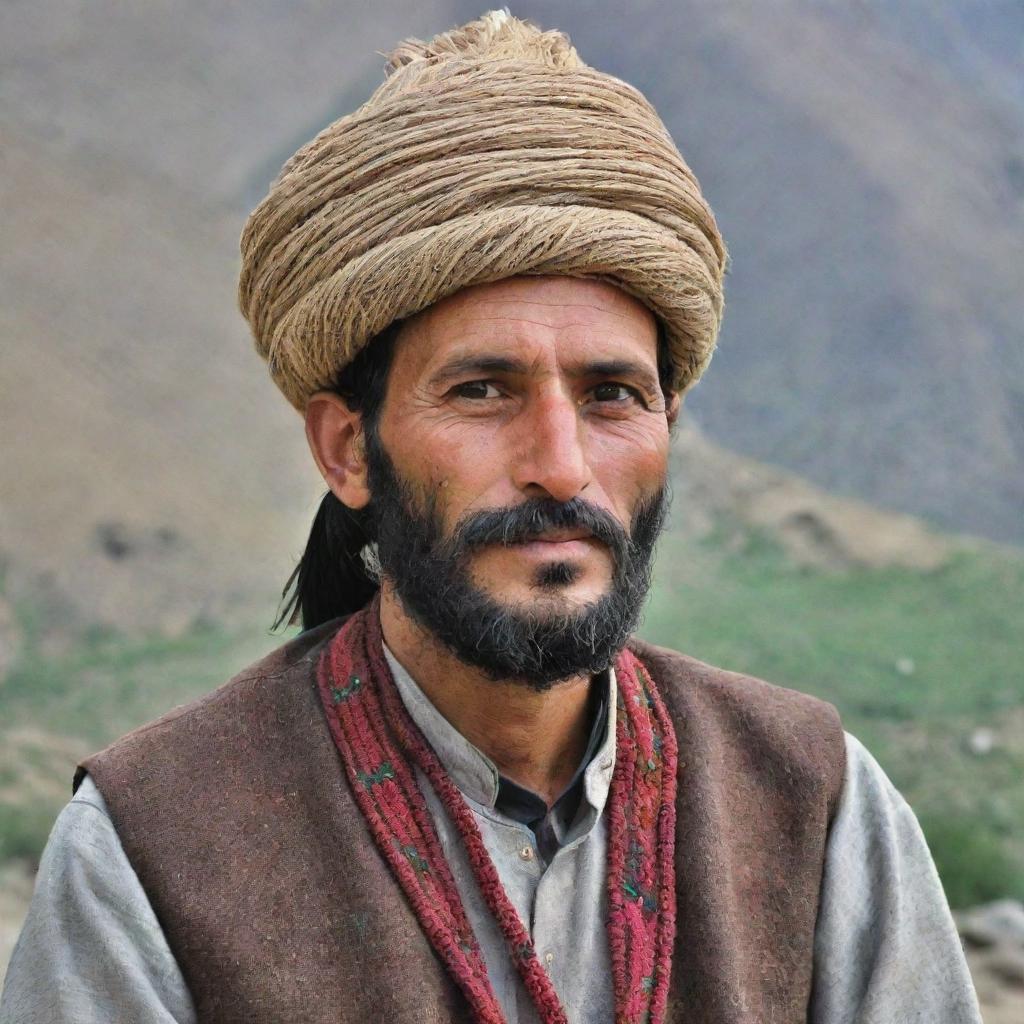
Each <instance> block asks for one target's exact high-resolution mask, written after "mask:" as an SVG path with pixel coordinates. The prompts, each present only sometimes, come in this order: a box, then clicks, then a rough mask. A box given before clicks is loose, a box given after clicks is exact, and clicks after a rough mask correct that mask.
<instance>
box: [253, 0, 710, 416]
mask: <svg viewBox="0 0 1024 1024" xmlns="http://www.w3.org/2000/svg"><path fill="white" fill-rule="evenodd" d="M389 72H390V73H389V75H388V77H387V78H386V79H385V81H384V83H383V84H382V85H381V86H380V87H379V88H378V89H377V91H376V92H375V93H374V94H373V95H372V96H371V97H370V99H369V100H368V101H367V102H366V103H364V104H363V106H361V107H360V108H359V109H358V110H356V111H355V112H354V113H352V114H350V115H348V116H347V117H343V118H341V119H340V120H338V121H335V122H334V123H333V124H331V125H330V126H328V127H327V128H325V129H324V130H323V131H322V132H321V133H320V134H319V135H318V136H317V137H316V138H315V139H313V140H312V141H311V142H309V143H308V144H307V145H305V146H304V147H303V148H302V149H300V150H299V151H298V152H297V153H296V154H295V155H294V156H293V157H292V158H291V159H290V160H289V161H288V162H287V163H286V164H285V166H284V168H283V169H282V171H281V174H280V175H279V177H278V178H277V180H276V181H275V182H274V183H273V185H272V186H271V189H270V193H269V195H268V196H267V197H266V199H264V200H263V202H262V203H260V205H259V206H258V207H257V208H256V209H255V210H254V211H253V213H252V215H251V216H250V218H249V220H248V222H247V224H246V226H245V231H244V234H243V235H242V274H241V281H240V285H239V301H240V304H241V308H242V311H243V313H244V315H245V317H246V319H247V320H248V321H249V324H250V326H251V327H252V331H253V334H254V336H255V340H256V347H257V349H258V350H259V352H260V354H261V355H262V356H264V358H266V359H267V361H268V363H269V367H270V372H271V374H272V376H273V378H274V380H275V382H276V383H277V385H278V386H279V387H280V388H281V390H282V391H283V392H284V394H285V395H286V397H287V398H288V400H289V401H290V402H291V403H292V404H293V405H294V406H295V407H296V408H297V409H299V410H300V411H301V410H303V409H304V408H305V406H306V402H307V401H308V399H309V397H310V395H312V394H313V393H314V392H315V391H318V390H320V389H322V388H326V387H331V386H332V385H333V384H334V382H335V381H336V379H337V376H338V373H339V371H340V370H341V369H342V368H343V367H344V366H345V365H346V364H347V363H348V362H350V361H351V360H352V359H353V358H354V357H355V355H356V354H357V353H358V352H359V350H360V349H361V348H362V347H363V346H364V345H365V344H366V343H367V342H368V341H369V340H370V339H371V338H373V337H374V336H375V335H376V334H378V333H379V332H380V331H382V330H384V329H385V328H386V327H387V326H389V325H390V324H391V323H393V322H394V321H395V320H399V319H402V318H405V317H408V316H410V315H412V314H413V313H417V312H419V311H420V310H422V309H425V308H426V307H427V306H430V305H431V304H433V303H435V302H437V301H439V300H440V299H442V298H445V297H446V296H449V295H452V294H453V293H455V292H457V291H459V290H460V289H462V288H466V287H468V286H470V285H474V284H482V283H484V282H489V281H496V280H499V279H501V278H506V277H512V276H514V275H520V274H557V275H566V276H570V277H588V278H597V279H600V280H604V281H608V282H610V283H612V284H614V285H617V286H618V287H619V288H622V289H623V290H624V291H626V292H628V293H630V294H631V295H634V296H635V297H636V298H638V299H639V300H641V301H642V302H643V303H644V304H645V305H646V306H647V307H648V308H649V309H650V310H651V311H652V312H653V313H654V314H655V316H656V317H657V318H658V319H659V320H660V321H661V324H662V326H663V329H664V333H665V337H666V338H667V341H668V348H669V353H670V356H671V359H672V365H673V368H674V376H673V386H674V387H675V388H676V389H677V390H679V391H681V392H684V391H686V390H687V389H688V388H689V387H690V386H691V385H692V384H693V383H694V382H695V381H696V380H697V379H698V378H699V377H700V375H701V373H703V371H704V368H705V367H706V366H707V364H708V362H709V361H710V359H711V353H712V351H713V349H714V346H715V340H716V337H717V334H718V327H719V323H720V321H721V315H722V275H723V272H724V269H725V262H726V253H725V247H724V245H723V243H722V238H721V236H720V235H719V233H718V228H717V227H716V225H715V219H714V216H713V215H712V213H711V210H710V208H709V207H708V205H707V203H706V202H705V201H704V198H703V196H702V195H701V192H700V187H699V185H698V184H697V180H696V178H695V177H694V175H693V173H692V172H691V171H690V169H689V167H687V165H686V163H685V162H684V160H683V158H682V157H681V156H680V154H679V151H678V150H677V149H676V147H675V145H674V143H673V142H672V139H671V137H670V136H669V133H668V131H667V129H666V128H665V126H664V125H663V124H662V123H661V120H660V119H659V118H658V115H657V114H656V113H655V111H654V109H653V108H652V107H651V105H650V104H649V103H648V102H647V100H646V99H645V98H644V97H643V96H642V95H641V94H640V93H639V92H638V91H637V90H636V89H634V88H633V87H632V86H630V85H627V84H626V83H625V82H622V81H619V80H618V79H616V78H613V77H611V76H609V75H606V74H603V73H601V72H599V71H595V70H594V69H593V68H590V67H588V66H587V65H586V64H584V63H583V62H582V61H581V60H580V59H579V57H578V56H577V54H576V51H575V50H574V49H573V47H572V45H571V43H570V42H569V40H568V38H567V37H566V36H564V35H563V34H562V33H560V32H541V31H540V30H539V29H537V28H535V27H534V26H532V25H529V24H528V23H525V22H522V21H519V20H518V19H516V18H513V17H511V16H510V15H508V14H507V13H506V12H493V13H491V14H487V15H484V17H483V18H481V19H480V20H478V21H475V22H471V23H469V24H468V25H465V26H463V27H462V28H459V29H455V30H453V31H452V32H449V33H445V34H443V35H440V36H437V37H436V38H434V39H432V40H431V41H430V42H428V43H422V42H418V41H409V42H406V43H404V44H402V45H401V46H399V47H398V49H396V50H395V51H394V52H393V53H392V54H391V57H390V64H389Z"/></svg>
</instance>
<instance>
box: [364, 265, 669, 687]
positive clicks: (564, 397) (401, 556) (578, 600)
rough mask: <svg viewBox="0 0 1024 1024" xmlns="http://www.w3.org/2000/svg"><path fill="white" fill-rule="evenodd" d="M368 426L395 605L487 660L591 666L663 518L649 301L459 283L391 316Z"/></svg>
mask: <svg viewBox="0 0 1024 1024" xmlns="http://www.w3.org/2000/svg"><path fill="white" fill-rule="evenodd" d="M674 411H675V410H674V409H673V414H674ZM378 436H379V443H378V444H374V443H373V440H372V438H371V439H370V443H369V444H368V463H369V470H370V478H369V485H370V491H371V495H372V499H371V502H372V506H373V509H374V512H375V518H376V519H377V520H378V542H379V549H380V550H379V554H380V559H381V563H382V566H383V569H384V573H385V586H389V585H390V586H393V587H394V588H395V590H396V592H397V594H398V597H399V599H400V600H401V602H402V604H403V607H404V608H405V609H406V611H407V612H408V613H409V614H410V615H411V616H412V617H413V618H414V619H416V620H418V621H419V622H420V624H421V625H423V626H425V627H426V628H428V629H429V630H431V631H432V632H434V633H435V634H437V635H438V636H439V638H440V639H441V640H443V641H444V642H445V643H446V644H448V646H450V647H452V648H453V649H454V650H455V651H456V653H457V654H459V655H460V656H461V657H463V658H464V659H465V660H469V661H475V662H476V663H477V664H479V665H480V666H481V667H483V668H485V669H486V670H487V671H488V672H489V673H490V674H492V675H494V676H499V677H500V676H504V677H507V676H510V675H520V676H523V677H526V678H528V679H529V681H531V682H532V683H533V685H535V686H538V687H543V686H545V685H550V683H551V682H553V681H554V680H555V679H559V678H566V677H568V676H569V675H573V674H578V673H580V672H583V671H596V670H597V669H599V668H602V667H604V665H605V664H607V662H608V661H609V660H610V658H611V656H613V655H614V653H615V651H616V650H618V649H619V648H620V647H621V645H622V643H623V642H624V641H625V638H626V636H627V635H628V633H629V631H630V630H631V629H632V628H633V627H634V626H635V623H636V618H637V616H638V615H639V610H640V605H641V604H642V601H643V597H644V595H645V593H646V590H647V587H648V584H649V570H650V559H651V554H652V550H653V544H654V540H655V538H656V536H657V533H658V532H659V530H660V528H661V525H662V522H663V519H664V511H665V502H666V499H665V489H664V488H665V477H666V467H667V459H668V450H669V416H668V415H667V412H666V402H665V398H664V396H663V394H662V392H661V388H660V385H659V380H658V359H657V331H656V326H655V321H654V318H653V316H652V315H651V314H650V312H649V311H648V310H647V309H646V308H645V307H644V306H643V305H642V304H641V303H639V302H638V301H636V300H634V299H632V298H631V297H629V296H627V295H626V294H625V293H623V292H621V291H620V290H618V289H617V288H615V287H613V286H611V285H608V284H604V283H601V282H595V281H587V280H581V279H573V278H565V277H553V278H531V277H524V278H513V279H510V280H505V281H501V282H497V283H495V284H489V285H483V286H478V287H475V288H471V289H467V290H465V291H462V292H460V293H458V294H457V295H455V296H453V297H451V298H449V299H446V300H444V301H443V302H440V303H438V304H437V305H435V306H432V307H431V308H430V309H429V310H427V311H425V312H424V313H421V314H419V315H418V316H417V317H415V318H413V319H412V320H410V321H409V322H408V323H407V324H406V325H405V326H404V327H403V329H402V331H401V333H400V334H399V337H398V340H397V343H396V348H395V353H394V358H393V362H392V366H391V371H390V375H389V378H388V386H387V395H386V398H385V402H384V406H383V409H382V411H381V416H380V420H379V425H378Z"/></svg>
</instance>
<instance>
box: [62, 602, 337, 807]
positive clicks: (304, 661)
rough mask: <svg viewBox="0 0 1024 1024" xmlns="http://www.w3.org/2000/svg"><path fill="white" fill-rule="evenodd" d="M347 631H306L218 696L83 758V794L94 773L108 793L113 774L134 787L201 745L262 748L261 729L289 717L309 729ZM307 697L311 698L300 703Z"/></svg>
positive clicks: (330, 625) (79, 773)
mask: <svg viewBox="0 0 1024 1024" xmlns="http://www.w3.org/2000/svg"><path fill="white" fill-rule="evenodd" d="M340 625H341V620H338V619H335V620H332V621H331V622H327V623H324V624H323V625H322V626H318V627H316V628H315V629H311V630H307V631H306V632H305V633H302V634H300V635H299V636H297V637H295V638H294V639H293V640H290V641H289V642H287V643H285V644H282V645H281V646H280V647H278V648H276V649H275V650H273V651H271V652H270V654H268V655H266V656H265V657H264V658H261V659H260V660H259V661H257V662H254V663H253V664H252V665H249V666H247V667H246V668H244V669H243V670H242V671H241V672H239V673H237V674H236V675H235V676H233V677H232V678H231V679H229V680H228V681H227V682H226V683H224V684H223V685H222V686H219V687H218V688H217V689H215V690H213V691H212V692H210V693H208V694H206V695H204V696H202V697H200V698H198V699H196V700H194V701H191V702H189V703H187V704H183V705H181V706H179V707H176V708H173V709H172V710H170V711H168V712H167V713H166V714H164V715H162V716H160V717H159V718H157V719H155V720H153V721H152V722H148V723H146V724H145V725H142V726H140V727H139V728H137V729H133V730H132V731H131V732H128V733H125V735H123V736H121V737H120V738H119V739H117V740H115V741H114V742H113V743H111V744H110V745H109V746H107V747H106V748H104V749H103V750H101V751H99V752H97V753H95V754H93V755H91V756H90V757H88V758H86V759H84V760H83V761H82V762H81V763H80V764H79V766H78V768H77V770H76V772H75V777H74V783H73V788H74V789H75V791H76V795H77V793H78V791H79V787H80V786H81V784H82V780H83V779H84V778H85V776H86V773H87V772H88V773H89V774H90V775H93V776H95V777H96V779H97V781H98V782H99V784H100V786H101V787H102V788H103V789H104V791H107V788H106V785H105V782H107V781H108V780H110V779H111V774H112V773H113V774H114V775H120V774H124V775H125V779H124V781H125V782H126V783H128V782H130V781H131V778H130V776H131V775H132V773H135V772H137V771H139V770H140V766H143V765H144V766H145V767H144V768H142V770H143V771H144V772H145V775H146V776H149V775H152V774H153V773H154V772H158V771H159V770H160V766H161V759H162V757H164V756H174V757H176V758H178V759H181V758H184V759H187V758H188V756H189V750H190V748H192V747H194V746H199V745H203V746H204V748H205V749H209V746H210V744H211V743H216V744H219V745H220V746H222V747H223V748H224V749H225V750H233V751H236V752H239V751H241V752H244V750H245V748H246V747H248V746H251V745H252V744H254V743H258V742H259V741H260V737H259V736H258V735H255V734H254V731H255V732H259V730H260V728H261V723H263V724H269V723H270V722H272V721H273V722H278V721H279V719H280V715H281V714H283V713H288V714H291V715H296V716H303V715H304V716H305V718H306V721H305V723H304V724H306V725H308V724H310V722H311V721H312V720H314V719H315V716H316V714H317V713H318V710H319V709H318V708H317V707H316V703H315V699H314V698H315V694H314V693H313V686H312V681H313V680H314V678H315V672H316V665H317V662H318V659H319V657H320V654H321V652H322V650H323V648H324V646H325V645H326V644H327V643H328V642H329V641H330V639H331V637H333V636H334V634H335V632H337V630H338V628H339V626H340ZM301 693H305V694H306V696H307V698H308V699H306V700H301V699H296V696H297V695H298V694H301ZM282 709H285V710H283V711H282ZM243 712H244V713H243ZM93 788H94V789H95V787H93ZM96 792H97V793H98V790H97V791H96Z"/></svg>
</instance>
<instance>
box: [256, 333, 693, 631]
mask: <svg viewBox="0 0 1024 1024" xmlns="http://www.w3.org/2000/svg"><path fill="white" fill-rule="evenodd" d="M401 325H402V321H401V320H397V321H395V323H393V324H392V325H391V326H390V327H388V328H387V329H386V330H384V331H382V332H381V333H380V334H378V335H377V336H376V337H374V338H372V339H371V340H370V341H369V342H368V343H367V344H366V345H365V346H363V348H362V349H361V350H360V352H359V354H358V355H357V356H356V357H355V359H353V360H352V362H351V363H349V364H348V365H347V366H346V367H345V368H344V369H343V370H342V371H341V373H340V374H339V375H338V377H337V380H336V381H335V383H334V385H333V387H332V388H331V390H332V391H334V392H335V393H336V394H338V395H340V396H341V397H342V398H344V399H345V401H346V402H347V403H348V405H349V408H350V409H353V410H356V411H358V412H360V413H361V414H362V425H363V430H364V432H365V439H366V443H367V445H368V446H369V445H372V444H374V443H376V442H377V428H378V424H379V421H380V413H381V408H382V407H383V405H384V396H385V394H386V392H387V382H388V374H389V372H390V370H391V361H392V357H393V356H394V351H395V340H396V339H397V337H398V332H399V330H400V328H401ZM672 375H673V366H672V359H671V356H670V355H669V351H668V342H667V338H666V336H665V331H664V329H663V328H662V325H661V321H660V320H659V321H658V379H659V381H660V383H661V390H662V392H663V393H664V394H665V397H666V398H670V397H671V395H672ZM374 539H375V529H374V521H373V505H372V502H371V504H370V505H368V506H367V507H366V508H362V509H352V508H349V507H348V506H347V505H345V504H344V503H343V502H341V501H339V500H338V498H336V497H335V495H334V493H333V492H331V491H328V492H327V493H326V494H325V495H324V496H323V498H322V499H321V501H320V507H319V508H318V509H317V513H316V516H315V517H314V519H313V526H312V528H311V529H310V531H309V540H308V541H307V542H306V550H305V551H304V552H303V553H302V558H300V559H299V563H298V565H296V566H295V568H294V569H293V570H292V574H291V575H290V576H289V577H288V582H287V583H286V584H285V585H284V589H283V590H282V591H281V601H282V603H283V609H282V610H281V611H280V612H279V613H278V616H277V618H276V620H275V621H274V625H273V628H274V629H278V628H280V627H281V626H282V625H285V626H294V625H299V624H301V625H302V628H303V629H313V627H315V626H319V625H320V624H321V623H324V622H329V621H330V620H331V619H334V618H337V617H339V616H342V615H350V614H351V613H352V612H357V611H359V609H360V608H362V607H363V606H364V605H366V604H367V603H368V602H369V601H370V599H371V598H372V597H373V595H374V594H375V593H376V592H377V589H378V586H379V584H378V582H377V580H376V579H374V577H373V576H371V575H370V573H369V572H368V571H367V569H366V566H365V565H364V563H363V559H362V550H363V548H364V547H365V546H366V545H367V544H368V543H370V542H371V541H373V540H374Z"/></svg>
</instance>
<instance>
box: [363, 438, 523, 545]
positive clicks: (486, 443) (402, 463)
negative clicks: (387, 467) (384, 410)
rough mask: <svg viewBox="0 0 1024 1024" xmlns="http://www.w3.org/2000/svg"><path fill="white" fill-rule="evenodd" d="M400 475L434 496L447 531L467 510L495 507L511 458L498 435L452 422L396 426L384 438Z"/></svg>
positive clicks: (499, 498) (500, 497) (500, 495)
mask: <svg viewBox="0 0 1024 1024" xmlns="http://www.w3.org/2000/svg"><path fill="white" fill-rule="evenodd" d="M382 440H383V442H384V445H385V447H386V448H387V450H388V451H389V452H391V453H392V459H393V461H394V462H395V465H396V467H397V469H398V471H399V472H400V473H401V474H402V475H403V476H404V477H405V478H406V479H408V480H411V481H414V482H415V484H416V485H417V486H418V487H420V488H422V489H423V490H424V491H426V492H427V494H428V495H431V496H433V498H434V499H435V500H436V502H437V507H438V508H439V509H440V510H441V514H442V517H443V520H444V523H445V527H446V529H451V527H452V526H453V524H454V523H455V522H457V521H458V520H459V519H460V518H461V517H462V515H463V514H464V513H465V512H466V511H467V510H468V509H470V508H479V507H487V506H489V505H496V504H498V503H499V502H500V501H501V500H502V497H504V498H505V499H507V497H508V496H507V495H504V496H503V495H502V493H501V492H502V487H501V482H502V481H503V480H505V479H506V478H507V466H508V460H509V459H510V458H511V455H510V454H509V453H508V452H507V451H506V450H505V448H504V447H503V441H504V439H503V437H502V435H501V433H500V431H493V430H486V429H482V428H481V426H480V425H479V424H466V423H464V422H461V423H460V422H456V421H449V422H445V421H443V420H442V421H435V422H432V423H430V424H429V425H427V424H424V423H423V422H422V421H420V422H419V423H417V424H415V425H413V424H409V423H405V424H403V423H401V422H396V423H395V424H393V425H392V429H391V431H389V432H388V434H387V435H386V436H385V435H384V433H383V432H382Z"/></svg>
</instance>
